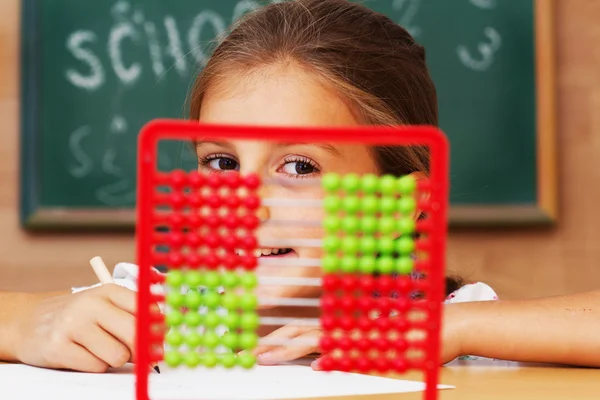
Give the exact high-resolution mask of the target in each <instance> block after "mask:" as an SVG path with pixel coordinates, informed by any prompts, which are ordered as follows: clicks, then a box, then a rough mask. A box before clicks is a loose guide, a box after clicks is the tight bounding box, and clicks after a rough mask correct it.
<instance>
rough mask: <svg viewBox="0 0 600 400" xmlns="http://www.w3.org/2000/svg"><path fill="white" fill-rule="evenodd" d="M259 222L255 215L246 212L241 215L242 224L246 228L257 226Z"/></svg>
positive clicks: (251, 228) (250, 228) (252, 228)
mask: <svg viewBox="0 0 600 400" xmlns="http://www.w3.org/2000/svg"><path fill="white" fill-rule="evenodd" d="M259 224H260V220H259V219H258V217H257V216H256V215H251V214H247V215H244V216H243V217H242V225H243V226H244V228H246V229H248V230H254V229H256V228H258V225H259Z"/></svg>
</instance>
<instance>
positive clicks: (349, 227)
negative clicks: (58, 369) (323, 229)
mask: <svg viewBox="0 0 600 400" xmlns="http://www.w3.org/2000/svg"><path fill="white" fill-rule="evenodd" d="M342 229H343V230H344V232H345V233H350V234H353V233H356V232H358V231H359V230H360V220H359V219H358V218H357V217H346V218H344V219H342Z"/></svg>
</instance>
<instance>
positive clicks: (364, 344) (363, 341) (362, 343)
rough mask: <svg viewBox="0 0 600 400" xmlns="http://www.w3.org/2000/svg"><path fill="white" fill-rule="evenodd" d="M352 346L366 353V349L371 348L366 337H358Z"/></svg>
mask: <svg viewBox="0 0 600 400" xmlns="http://www.w3.org/2000/svg"><path fill="white" fill-rule="evenodd" d="M354 347H355V348H356V349H357V350H359V351H361V352H363V353H366V352H367V351H369V350H371V341H370V340H369V339H368V338H366V337H361V338H360V339H357V340H355V341H354Z"/></svg>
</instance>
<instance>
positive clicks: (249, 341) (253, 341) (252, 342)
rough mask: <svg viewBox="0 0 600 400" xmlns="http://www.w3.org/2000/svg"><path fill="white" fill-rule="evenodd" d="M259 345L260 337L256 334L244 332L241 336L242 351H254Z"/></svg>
mask: <svg viewBox="0 0 600 400" xmlns="http://www.w3.org/2000/svg"><path fill="white" fill-rule="evenodd" d="M257 344H258V335H257V334H256V333H254V332H244V333H242V334H241V335H240V349H242V350H252V349H253V348H255V347H256V345H257Z"/></svg>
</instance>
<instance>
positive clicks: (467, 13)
mask: <svg viewBox="0 0 600 400" xmlns="http://www.w3.org/2000/svg"><path fill="white" fill-rule="evenodd" d="M363 3H365V4H366V5H367V6H369V7H371V8H373V9H374V10H376V11H380V12H383V13H385V14H387V15H389V16H390V17H391V18H393V19H394V20H395V21H397V22H398V23H400V24H401V25H403V26H405V27H407V28H408V29H409V30H410V31H411V33H413V35H414V36H415V37H416V39H417V40H418V41H419V42H420V43H422V44H423V45H425V47H426V49H427V57H428V64H429V66H430V69H431V73H432V76H433V79H434V81H435V83H436V86H437V88H438V94H439V107H440V120H441V128H442V129H443V130H444V131H445V132H446V134H447V135H448V137H449V139H450V143H451V149H452V153H451V159H452V161H451V169H452V172H451V183H452V188H451V211H450V218H451V223H452V224H453V225H497V224H524V223H530V224H539V223H549V222H552V221H554V219H555V217H556V215H555V214H556V196H555V186H556V184H555V171H554V168H555V163H554V151H555V147H554V135H555V133H554V123H553V114H554V113H553V106H554V89H553V71H554V63H553V59H552V58H553V55H552V44H553V42H552V29H553V26H552V18H551V17H552V1H547V0H539V1H535V0H502V1H500V0H461V1H448V0H371V1H366V2H363ZM258 6H259V2H255V1H247V0H204V1H192V0H177V1H163V0H130V1H123V0H120V1H96V2H89V1H80V0H52V1H41V0H23V1H22V17H23V18H22V129H21V134H22V185H21V186H22V188H21V192H22V196H21V203H22V208H21V220H22V224H23V225H24V226H25V227H26V228H29V229H41V228H56V227H61V228H84V227H93V228H100V227H106V228H119V227H122V228H131V227H132V226H133V223H134V213H133V209H134V207H135V174H136V171H135V166H136V163H135V161H136V160H135V159H136V141H137V134H138V132H139V130H140V128H141V127H142V126H143V125H144V124H145V123H147V122H148V121H150V120H152V119H155V118H163V117H167V118H184V117H185V116H186V108H185V99H186V95H187V93H188V90H189V89H190V86H191V84H192V83H193V79H194V77H195V75H196V74H197V72H198V71H199V70H200V69H201V68H202V67H203V65H205V63H206V60H207V59H208V57H209V55H210V51H211V48H212V46H214V43H215V40H214V39H215V37H216V36H217V35H219V34H221V33H222V32H224V31H225V30H226V28H227V26H228V25H229V24H230V23H231V22H232V21H234V20H236V19H237V18H238V17H239V16H240V15H242V14H244V13H245V12H247V11H250V10H252V9H254V8H257V7H258ZM161 165H162V166H163V167H164V168H165V169H169V168H174V167H184V168H193V167H194V157H193V155H192V152H190V151H189V150H188V149H186V148H184V147H183V146H181V145H171V146H170V147H169V146H166V147H164V148H162V149H161Z"/></svg>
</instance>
